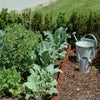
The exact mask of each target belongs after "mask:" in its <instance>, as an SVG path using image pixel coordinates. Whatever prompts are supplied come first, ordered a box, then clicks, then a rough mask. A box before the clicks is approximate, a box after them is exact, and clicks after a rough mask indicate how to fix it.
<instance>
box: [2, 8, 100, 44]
mask: <svg viewBox="0 0 100 100" xmlns="http://www.w3.org/2000/svg"><path fill="white" fill-rule="evenodd" d="M99 15H100V14H97V13H94V12H90V13H89V14H87V15H86V14H82V13H81V14H80V13H78V12H76V11H74V12H73V13H72V15H71V16H70V18H69V19H68V20H67V18H66V17H65V16H66V13H63V12H61V13H59V15H58V17H57V19H56V21H55V20H52V19H53V18H52V13H51V15H46V16H44V17H43V15H42V13H40V12H32V11H31V10H29V9H28V10H25V11H24V12H23V13H20V14H18V13H17V12H16V11H11V12H9V13H8V12H7V9H2V11H1V12H0V29H4V27H6V25H7V24H11V23H20V24H22V25H23V27H25V28H27V29H31V30H32V31H40V32H41V34H42V36H43V37H44V34H43V31H45V30H50V31H52V32H54V31H55V30H56V28H59V27H60V26H62V27H68V33H72V32H74V31H76V32H77V37H78V39H80V38H81V37H82V36H83V35H84V34H87V33H92V34H94V35H95V36H96V37H97V39H98V42H99V43H100V35H99V31H100V30H99V29H100V28H99V27H100V16H99ZM70 43H72V44H74V43H73V41H70Z"/></svg>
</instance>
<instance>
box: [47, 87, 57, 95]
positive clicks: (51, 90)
mask: <svg viewBox="0 0 100 100" xmlns="http://www.w3.org/2000/svg"><path fill="white" fill-rule="evenodd" d="M46 92H47V93H49V94H51V95H52V94H53V93H58V91H57V89H56V88H54V87H51V88H50V90H47V91H46Z"/></svg>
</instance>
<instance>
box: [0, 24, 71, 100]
mask: <svg viewBox="0 0 100 100" xmlns="http://www.w3.org/2000/svg"><path fill="white" fill-rule="evenodd" d="M66 31H67V28H63V27H60V28H58V29H57V30H56V31H55V32H54V33H52V32H51V31H44V32H43V33H44V36H45V37H46V38H45V39H44V40H43V39H42V36H41V34H40V32H39V31H35V32H33V31H31V30H28V29H26V28H25V27H23V25H21V24H16V23H15V24H10V25H8V26H6V28H5V29H4V31H2V30H0V46H1V48H0V97H1V98H2V97H4V96H7V95H9V96H13V97H16V96H18V95H22V96H24V97H25V99H26V100H29V99H30V98H34V99H36V100H42V99H43V98H44V97H45V96H46V95H47V94H49V95H52V94H53V93H58V91H57V89H56V88H55V87H54V86H56V85H57V80H55V79H53V75H54V74H55V73H56V72H62V71H61V70H60V69H57V68H54V62H55V60H56V59H57V58H60V57H61V56H65V53H66V52H62V53H58V52H59V50H60V49H63V48H65V47H67V46H66V45H65V44H67V40H68V38H70V35H69V34H66Z"/></svg>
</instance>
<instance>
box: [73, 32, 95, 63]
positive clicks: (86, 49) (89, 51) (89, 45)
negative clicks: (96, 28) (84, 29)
mask: <svg viewBox="0 0 100 100" xmlns="http://www.w3.org/2000/svg"><path fill="white" fill-rule="evenodd" d="M72 34H73V35H74V38H75V40H76V43H75V45H76V54H77V58H76V60H77V62H80V60H81V57H83V56H85V57H87V58H88V59H90V57H95V49H96V48H97V39H96V37H95V36H94V35H93V34H86V35H84V36H83V37H82V38H81V39H80V41H78V40H77V38H76V36H75V34H76V32H73V33H72ZM87 36H91V37H92V38H93V39H88V38H86V37H87Z"/></svg>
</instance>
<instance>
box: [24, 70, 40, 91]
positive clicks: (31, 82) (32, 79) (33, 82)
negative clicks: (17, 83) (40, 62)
mask: <svg viewBox="0 0 100 100" xmlns="http://www.w3.org/2000/svg"><path fill="white" fill-rule="evenodd" d="M27 81H28V82H25V86H27V87H28V88H29V89H32V90H34V91H36V90H37V85H38V84H40V82H39V79H38V75H37V74H36V73H35V72H34V73H32V74H31V75H30V76H29V77H28V80H27Z"/></svg>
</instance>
